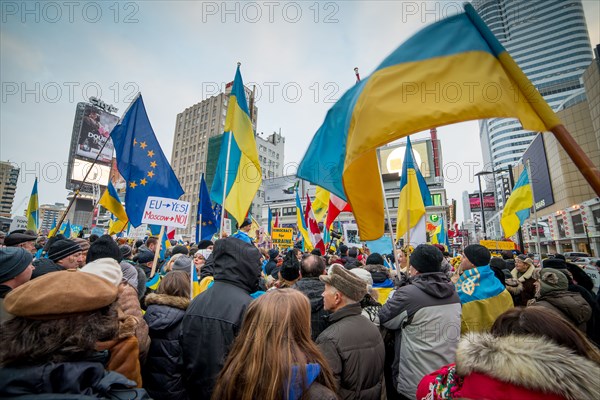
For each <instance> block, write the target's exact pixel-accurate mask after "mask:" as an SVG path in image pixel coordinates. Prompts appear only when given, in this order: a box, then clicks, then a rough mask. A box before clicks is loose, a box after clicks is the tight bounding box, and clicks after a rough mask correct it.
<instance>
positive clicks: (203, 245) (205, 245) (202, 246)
mask: <svg viewBox="0 0 600 400" xmlns="http://www.w3.org/2000/svg"><path fill="white" fill-rule="evenodd" d="M214 245H215V244H214V243H213V242H212V241H211V240H201V241H200V242H199V243H198V250H204V249H208V246H214Z"/></svg>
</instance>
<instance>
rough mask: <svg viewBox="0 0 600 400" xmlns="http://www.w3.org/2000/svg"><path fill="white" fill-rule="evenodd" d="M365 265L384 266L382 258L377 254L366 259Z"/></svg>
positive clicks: (372, 254)
mask: <svg viewBox="0 0 600 400" xmlns="http://www.w3.org/2000/svg"><path fill="white" fill-rule="evenodd" d="M367 265H384V261H383V257H382V256H381V254H379V253H371V255H370V256H369V257H367Z"/></svg>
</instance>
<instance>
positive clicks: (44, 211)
mask: <svg viewBox="0 0 600 400" xmlns="http://www.w3.org/2000/svg"><path fill="white" fill-rule="evenodd" d="M66 209H67V206H65V205H64V204H63V203H54V204H42V205H41V206H40V223H41V224H40V228H41V231H42V232H44V233H48V232H49V231H50V229H52V225H53V224H54V223H55V222H56V223H58V221H60V218H61V217H62V215H63V213H64V212H65V210H66Z"/></svg>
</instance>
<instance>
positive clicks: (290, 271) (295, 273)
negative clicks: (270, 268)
mask: <svg viewBox="0 0 600 400" xmlns="http://www.w3.org/2000/svg"><path fill="white" fill-rule="evenodd" d="M279 273H280V274H281V277H282V278H283V279H285V280H286V281H294V280H296V279H298V278H299V277H300V269H299V268H298V266H297V265H296V264H288V263H285V264H283V265H282V266H281V270H280V271H279Z"/></svg>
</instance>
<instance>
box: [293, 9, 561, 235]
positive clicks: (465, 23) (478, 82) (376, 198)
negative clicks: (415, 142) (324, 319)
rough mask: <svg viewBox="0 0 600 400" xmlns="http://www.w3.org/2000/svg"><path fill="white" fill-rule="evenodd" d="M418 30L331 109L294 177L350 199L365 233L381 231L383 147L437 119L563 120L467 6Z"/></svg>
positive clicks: (531, 125)
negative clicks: (380, 156) (379, 153)
mask: <svg viewBox="0 0 600 400" xmlns="http://www.w3.org/2000/svg"><path fill="white" fill-rule="evenodd" d="M465 11H466V12H465V13H462V14H458V15H454V16H452V17H449V18H446V19H443V20H441V21H439V22H437V23H434V24H432V25H430V26H428V27H426V28H425V29H423V30H421V31H420V32H418V33H417V34H415V35H414V36H412V37H411V38H410V39H408V40H407V41H406V42H405V43H404V44H402V45H401V46H400V47H399V48H398V49H396V51H394V52H393V53H392V54H391V55H390V56H389V57H388V58H387V59H385V60H384V61H383V63H382V64H381V65H380V66H379V67H378V68H377V69H376V70H375V72H373V74H371V76H369V77H368V78H366V79H363V80H362V81H360V82H358V83H357V84H355V85H353V86H352V87H351V88H350V90H348V91H347V92H346V93H345V94H344V95H343V96H342V97H341V99H340V100H339V101H338V102H337V103H336V104H335V105H334V106H333V107H332V108H331V109H330V110H329V111H328V113H327V116H326V117H325V121H324V122H323V125H322V126H321V127H320V128H319V130H318V131H317V133H316V134H315V136H314V138H313V140H312V142H311V144H310V146H309V148H308V150H307V152H306V154H305V156H304V159H303V160H302V162H301V163H300V166H299V168H298V173H297V175H298V176H299V177H301V178H303V179H306V180H308V181H310V182H312V183H314V184H316V185H318V186H322V187H324V188H325V189H327V190H329V191H330V192H331V193H333V194H335V195H336V196H339V197H340V198H342V199H344V200H348V202H349V203H350V204H351V206H352V210H353V212H354V216H355V217H356V221H357V223H358V227H359V230H360V237H361V239H364V240H375V239H378V238H380V237H381V236H382V235H383V233H384V220H385V218H384V206H383V201H384V199H383V196H382V195H381V193H382V189H381V180H380V178H379V166H378V162H377V148H378V147H380V146H382V145H385V144H386V143H389V142H391V141H393V140H397V139H399V138H402V137H405V136H408V135H410V134H412V133H416V132H420V131H423V130H426V129H429V128H431V127H439V126H442V125H447V124H452V123H456V122H461V121H468V120H475V119H485V118H494V117H513V118H518V119H519V120H520V121H521V124H522V126H523V128H524V129H527V130H531V131H548V130H551V129H552V128H554V127H556V126H558V125H560V124H561V122H560V120H559V119H558V117H557V116H556V115H555V114H554V112H553V111H552V109H551V108H550V107H549V106H548V104H546V102H545V101H544V99H543V98H542V96H541V95H540V94H539V93H538V92H537V90H536V89H535V87H534V86H533V84H532V83H531V82H530V81H529V80H528V79H527V77H526V76H525V74H524V73H523V71H521V70H520V69H519V67H518V66H517V64H516V63H515V62H514V60H513V59H512V58H511V57H510V55H509V54H508V53H507V52H506V50H505V49H504V47H503V46H502V45H501V44H500V42H499V41H498V39H496V38H495V37H494V35H493V34H492V32H491V31H490V30H489V28H488V27H487V26H486V25H485V23H484V22H483V21H482V20H481V18H480V17H479V16H478V15H477V13H476V12H475V10H474V9H473V7H472V6H471V5H470V4H468V3H467V4H466V5H465Z"/></svg>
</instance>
